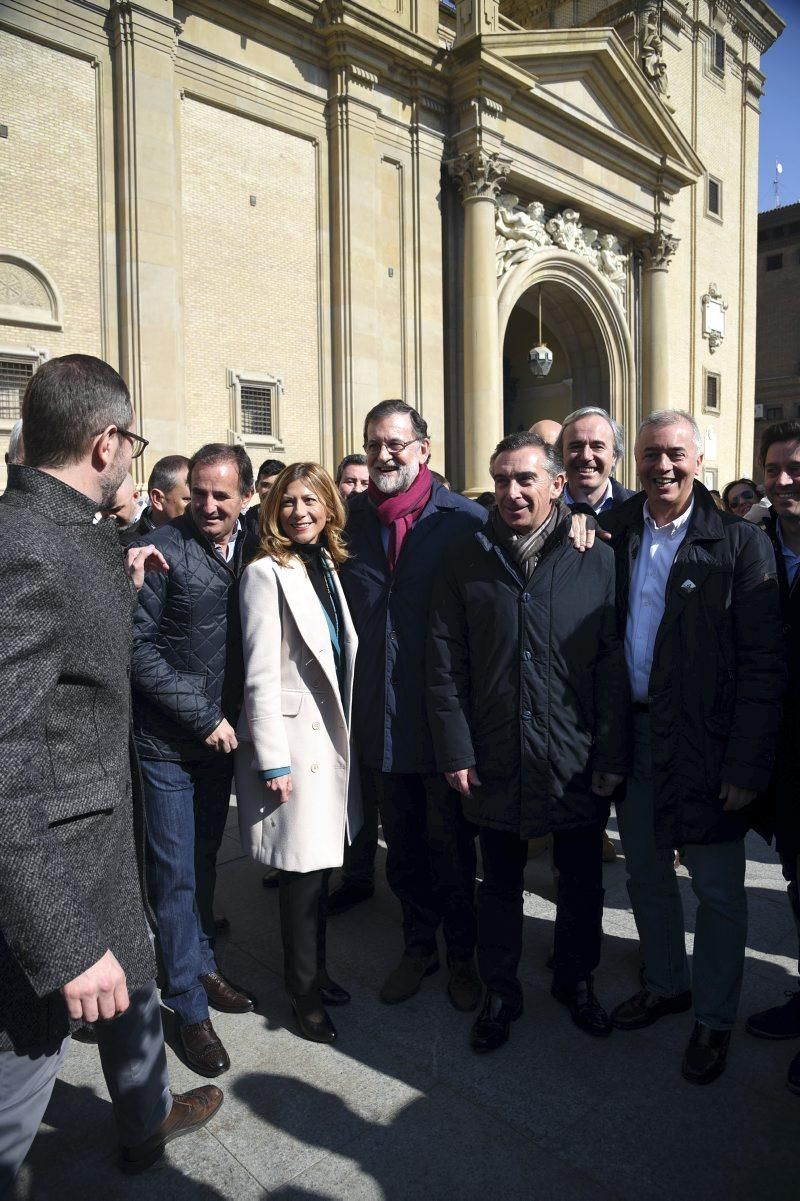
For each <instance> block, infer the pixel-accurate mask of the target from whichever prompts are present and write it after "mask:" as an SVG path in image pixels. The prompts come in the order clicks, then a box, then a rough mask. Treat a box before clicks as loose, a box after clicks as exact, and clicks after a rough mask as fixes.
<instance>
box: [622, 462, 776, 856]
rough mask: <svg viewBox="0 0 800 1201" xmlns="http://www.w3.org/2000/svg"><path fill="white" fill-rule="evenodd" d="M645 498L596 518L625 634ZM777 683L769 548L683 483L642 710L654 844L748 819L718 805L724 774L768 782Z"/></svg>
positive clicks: (714, 833)
mask: <svg viewBox="0 0 800 1201" xmlns="http://www.w3.org/2000/svg"><path fill="white" fill-rule="evenodd" d="M645 499H646V497H645V494H644V493H643V492H639V493H637V494H636V496H633V497H631V499H630V500H628V501H626V502H625V503H624V504H622V505H620V506H619V507H618V508H616V509H612V510H610V511H608V512H606V513H603V514H601V516H600V518H599V521H600V525H601V526H603V527H604V528H605V529H606V530H608V531H609V532H610V533H611V535H612V545H613V547H614V552H615V556H616V564H617V621H618V629H619V632H620V637H621V638H623V639H624V637H625V628H626V625H627V619H628V608H629V588H630V580H631V576H632V573H633V567H634V563H635V560H636V557H637V555H638V553H639V550H640V547H641V543H642V534H643V530H644V513H643V510H644V502H645ZM785 686H786V656H785V648H784V644H783V639H782V636H781V617H780V604H779V595H778V583H777V579H776V573H775V555H774V554H773V550H772V546H771V545H770V542H769V539H768V538H767V537H766V535H765V534H764V533H762V531H761V530H759V529H758V528H757V527H756V526H754V525H751V524H750V523H749V522H746V521H740V520H739V518H738V517H734V516H733V515H732V514H730V513H723V512H721V511H720V510H719V509H717V507H716V505H715V504H714V501H713V499H712V497H711V495H710V493H709V492H708V491H707V489H706V488H704V487H703V485H702V484H700V483H698V482H697V481H695V484H694V509H693V511H692V515H691V517H690V519H689V526H688V529H687V532H686V538H685V540H684V542H683V543H682V545H681V546H680V547H679V549H678V552H677V554H676V556H675V562H674V563H673V566H672V571H671V573H670V576H669V579H668V581H667V590H666V604H665V609H664V616H663V618H662V620H661V624H660V626H659V629H658V633H657V635H656V641H655V646H654V649H653V664H652V668H651V672H650V686H649V705H650V726H651V735H652V748H653V749H652V772H653V792H654V796H655V833H656V841H657V843H658V845H659V846H662V847H680V846H682V845H683V844H684V843H716V842H728V841H731V840H733V839H735V838H740V837H741V836H742V835H743V834H744V833H745V832H746V830H747V829H748V827H749V826H750V825H751V824H754V816H755V810H754V808H753V807H752V806H747V807H746V808H744V809H742V810H739V811H737V812H725V811H724V810H723V803H724V802H723V801H722V800H720V797H719V793H720V786H721V784H722V782H723V781H725V782H727V783H729V784H736V785H738V786H739V787H740V788H745V789H752V790H754V791H757V792H759V791H761V790H762V789H764V788H765V787H766V785H767V783H768V782H769V778H770V775H771V772H772V768H773V763H774V759H775V745H776V742H777V737H778V727H779V723H780V715H781V703H782V700H783V695H784V689H785Z"/></svg>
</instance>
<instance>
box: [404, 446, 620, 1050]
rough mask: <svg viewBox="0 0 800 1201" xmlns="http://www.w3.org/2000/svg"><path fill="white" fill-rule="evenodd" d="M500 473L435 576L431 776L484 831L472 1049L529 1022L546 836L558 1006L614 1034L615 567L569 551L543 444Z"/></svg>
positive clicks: (557, 467)
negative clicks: (606, 916) (605, 959)
mask: <svg viewBox="0 0 800 1201" xmlns="http://www.w3.org/2000/svg"><path fill="white" fill-rule="evenodd" d="M491 472H492V476H493V478H494V482H495V497H496V506H495V509H494V510H493V514H492V520H491V522H490V524H489V525H488V526H487V527H486V528H485V530H479V531H477V532H476V533H475V534H473V535H471V536H470V537H468V538H467V539H464V540H460V541H459V542H458V543H457V544H455V545H453V546H452V547H451V549H450V551H449V552H448V553H447V554H446V556H445V557H444V559H443V561H442V563H441V566H440V569H439V572H438V574H437V577H436V581H435V584H434V593H433V599H432V603H431V612H430V627H429V631H430V632H429V640H428V655H427V669H428V675H427V679H428V697H427V699H428V714H429V718H430V724H431V732H432V735H433V741H434V747H435V750H436V760H437V765H438V767H439V769H440V770H441V771H443V772H444V773H445V776H446V778H447V781H448V783H449V784H450V786H451V787H452V788H454V789H456V791H458V792H459V793H460V794H461V798H462V805H463V808H464V814H465V816H466V817H467V819H468V820H469V821H471V822H474V823H475V824H477V825H478V826H479V832H480V841H481V852H482V857H483V870H484V878H483V882H482V884H481V885H480V888H479V890H478V966H479V969H480V974H481V977H482V979H483V982H484V985H485V986H486V996H485V1000H484V1005H483V1009H482V1011H481V1013H480V1015H479V1017H478V1019H477V1021H476V1022H475V1025H474V1026H473V1029H472V1037H471V1042H472V1047H473V1049H474V1050H476V1051H492V1050H495V1049H496V1048H497V1047H499V1046H500V1045H501V1044H502V1043H504V1042H505V1041H506V1039H507V1038H508V1033H509V1026H510V1023H511V1022H512V1021H514V1020H515V1019H516V1018H517V1017H519V1016H520V1014H521V1012H522V988H521V985H520V982H519V979H518V977H517V968H518V965H519V958H520V954H521V949H522V891H523V873H524V869H525V862H526V858H527V849H528V848H527V839H528V838H532V837H536V836H540V835H543V834H549V833H551V832H552V834H553V836H554V837H553V859H554V863H555V866H556V867H557V868H558V870H559V883H558V909H557V916H556V927H555V952H554V962H555V974H554V980H553V989H552V992H553V995H554V996H555V998H556V999H557V1000H558V1001H561V1002H562V1003H563V1004H565V1005H567V1006H568V1007H569V1009H570V1011H571V1013H572V1017H573V1020H574V1021H575V1022H576V1024H577V1025H578V1026H580V1027H581V1029H583V1030H585V1031H587V1032H588V1033H589V1034H595V1035H607V1034H610V1033H611V1024H610V1021H609V1019H608V1015H607V1014H606V1013H605V1011H604V1010H603V1008H602V1007H601V1005H600V1004H599V1002H598V1001H597V1000H596V998H595V996H594V990H593V981H592V973H593V971H594V969H595V968H596V967H597V964H598V963H599V960H600V937H601V926H602V913H603V886H602V858H601V845H602V832H603V829H604V826H605V822H606V819H607V817H608V804H609V802H608V799H607V798H608V797H609V796H610V795H611V793H612V791H613V789H614V788H615V787H616V786H617V785H618V784H620V783H621V782H622V779H623V777H624V775H625V773H626V771H627V767H628V760H627V749H626V743H627V737H626V734H627V722H628V684H627V679H626V673H625V661H624V657H623V651H622V644H621V642H620V640H619V638H618V636H617V632H616V627H615V618H614V562H613V556H612V554H611V553H610V551H609V548H608V547H606V546H604V545H602V544H595V546H594V547H593V548H592V549H591V550H590V551H589V552H588V553H586V554H579V553H578V552H577V551H576V550H574V549H573V547H572V545H571V543H570V542H569V538H568V532H569V524H570V521H569V514H568V512H567V510H566V509H565V508H564V506H562V505H561V503H560V500H559V497H560V495H561V492H562V489H563V487H564V473H563V469H562V467H561V464H560V461H559V459H558V457H557V455H556V452H555V450H554V449H553V447H551V446H549V445H548V444H547V443H546V442H545V441H544V440H543V439H542V438H540V437H539V436H538V435H537V434H531V433H521V434H511V435H510V436H509V437H507V438H505V439H504V440H503V441H502V442H501V443H500V444H499V445H498V447H497V449H496V450H495V452H494V454H493V456H492V459H491Z"/></svg>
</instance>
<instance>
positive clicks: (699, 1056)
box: [681, 1022, 731, 1084]
mask: <svg viewBox="0 0 800 1201" xmlns="http://www.w3.org/2000/svg"><path fill="white" fill-rule="evenodd" d="M730 1041H731V1032H730V1030H712V1029H711V1027H710V1026H706V1025H705V1024H704V1023H703V1022H695V1024H694V1030H693V1031H692V1037H691V1038H690V1039H689V1045H688V1047H687V1048H686V1051H685V1053H684V1056H683V1064H682V1065H681V1071H682V1073H683V1078H684V1080H688V1081H689V1083H690V1084H710V1083H711V1081H712V1080H716V1079H717V1077H718V1076H721V1075H722V1073H723V1072H724V1071H725V1060H726V1059H727V1056H728V1044H729V1043H730Z"/></svg>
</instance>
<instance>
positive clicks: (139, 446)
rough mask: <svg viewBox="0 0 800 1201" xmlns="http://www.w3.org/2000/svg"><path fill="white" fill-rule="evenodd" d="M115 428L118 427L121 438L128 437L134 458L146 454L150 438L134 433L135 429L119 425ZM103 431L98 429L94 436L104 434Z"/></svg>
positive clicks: (139, 457)
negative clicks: (123, 427)
mask: <svg viewBox="0 0 800 1201" xmlns="http://www.w3.org/2000/svg"><path fill="white" fill-rule="evenodd" d="M115 429H116V431H117V433H118V434H119V436H120V438H127V439H128V441H129V442H130V444H131V446H132V447H133V454H132V455H131V458H132V459H141V457H142V455H143V454H144V452H145V451H146V450H147V448H148V446H149V445H150V442H149V439H147V438H143V437H142V436H141V434H134V432H133V430H124V429H122V427H121V426H119V425H118V426H115ZM102 432H103V431H102V430H96V431H95V432H94V433H93V434H92V437H93V438H96V437H97V435H98V434H102Z"/></svg>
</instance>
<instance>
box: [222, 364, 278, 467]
mask: <svg viewBox="0 0 800 1201" xmlns="http://www.w3.org/2000/svg"><path fill="white" fill-rule="evenodd" d="M228 386H229V387H230V391H231V426H230V429H229V431H228V435H229V440H230V441H232V442H245V443H258V444H259V445H260V446H263V447H269V448H270V449H274V450H283V449H284V448H283V447H282V446H281V434H280V431H281V416H280V406H281V398H282V396H283V380H282V379H280V378H279V377H278V376H277V375H271V374H261V373H258V372H255V371H234V370H233V369H232V368H229V370H228Z"/></svg>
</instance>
